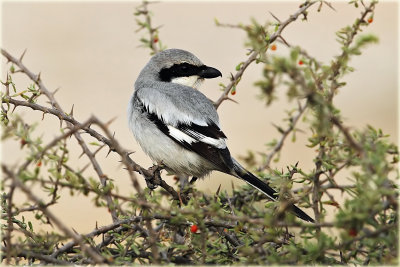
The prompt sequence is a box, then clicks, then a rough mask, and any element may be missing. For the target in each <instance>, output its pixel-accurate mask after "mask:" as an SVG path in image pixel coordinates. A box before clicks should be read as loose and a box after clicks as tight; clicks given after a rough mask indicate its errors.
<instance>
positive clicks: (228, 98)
mask: <svg viewBox="0 0 400 267" xmlns="http://www.w3.org/2000/svg"><path fill="white" fill-rule="evenodd" d="M225 99H226V100H230V101H232V102H234V103H236V104H239V102H237V101H236V100H234V99H232V98H230V97H228V96H227V97H226V98H225Z"/></svg>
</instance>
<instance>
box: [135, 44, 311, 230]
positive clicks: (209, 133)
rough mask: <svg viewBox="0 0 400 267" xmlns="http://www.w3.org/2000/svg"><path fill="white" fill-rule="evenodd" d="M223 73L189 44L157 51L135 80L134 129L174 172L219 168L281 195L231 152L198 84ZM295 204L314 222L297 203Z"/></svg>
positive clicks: (274, 195)
mask: <svg viewBox="0 0 400 267" xmlns="http://www.w3.org/2000/svg"><path fill="white" fill-rule="evenodd" d="M218 76H222V74H221V72H220V71H219V70H217V69H215V68H212V67H209V66H206V65H204V64H203V63H202V62H201V61H200V60H199V59H198V58H197V57H196V56H194V55H193V54H192V53H190V52H187V51H185V50H180V49H168V50H164V51H162V52H159V53H157V54H156V55H154V56H153V57H152V58H151V59H150V61H149V62H148V63H147V64H146V66H144V68H143V70H142V71H141V72H140V74H139V77H138V78H137V80H136V82H135V91H134V93H133V95H132V97H131V99H130V102H129V107H128V120H129V126H130V129H131V130H132V132H133V134H134V136H135V138H136V140H137V142H138V143H139V144H140V146H141V147H142V149H143V150H144V152H145V153H146V154H147V155H149V156H150V157H151V159H152V160H154V161H155V162H157V163H159V164H163V165H164V166H165V169H166V170H168V171H169V172H171V173H174V174H176V175H178V176H193V177H197V178H201V177H204V176H206V175H207V174H209V173H210V172H211V171H213V170H217V171H220V172H223V173H227V174H229V175H232V176H235V177H237V178H240V179H243V180H244V181H246V182H247V183H249V184H250V185H252V186H253V187H255V188H257V189H258V190H260V191H261V192H263V193H264V194H265V195H267V196H268V197H269V198H270V199H271V200H276V199H277V197H278V195H277V193H276V191H275V190H274V189H272V188H271V187H270V186H269V185H268V184H267V183H265V182H264V181H262V180H260V179H259V178H257V177H256V176H255V175H253V174H252V173H250V172H249V171H247V170H246V169H245V168H243V167H242V166H241V165H240V164H239V163H238V162H237V161H236V160H235V159H234V158H233V157H232V156H231V154H230V152H229V150H228V148H227V146H226V136H225V134H224V133H223V132H222V130H221V126H220V123H219V118H218V114H217V111H216V109H215V107H214V105H213V103H212V102H211V101H210V100H209V99H208V98H207V97H206V96H205V95H204V94H202V93H201V92H200V91H199V90H197V89H198V87H199V86H200V85H201V83H202V82H203V81H204V79H210V78H216V77H218ZM291 210H292V211H293V212H294V214H295V215H296V216H297V217H299V218H301V219H303V220H305V221H308V222H314V220H313V219H312V218H311V217H310V216H308V215H307V214H306V213H305V212H303V211H302V210H301V209H299V208H298V207H296V206H295V205H292V207H291Z"/></svg>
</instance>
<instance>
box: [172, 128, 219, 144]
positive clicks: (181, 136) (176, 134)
mask: <svg viewBox="0 0 400 267" xmlns="http://www.w3.org/2000/svg"><path fill="white" fill-rule="evenodd" d="M167 127H168V130H169V134H170V135H171V136H172V137H173V138H175V139H176V140H178V141H180V142H182V141H185V142H186V143H188V144H192V143H193V142H202V143H206V144H209V145H212V146H213V147H216V148H219V149H224V148H226V143H225V139H224V138H218V139H215V138H212V137H208V136H205V135H203V134H201V133H198V132H196V131H194V130H188V132H189V133H190V134H191V135H192V136H195V137H196V138H193V137H192V136H189V135H188V134H186V133H185V132H182V131H181V130H179V129H177V128H175V127H173V126H171V125H168V126H167Z"/></svg>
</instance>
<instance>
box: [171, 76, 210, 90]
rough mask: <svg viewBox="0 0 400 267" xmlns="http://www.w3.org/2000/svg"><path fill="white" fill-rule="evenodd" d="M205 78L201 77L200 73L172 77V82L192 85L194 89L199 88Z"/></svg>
mask: <svg viewBox="0 0 400 267" xmlns="http://www.w3.org/2000/svg"><path fill="white" fill-rule="evenodd" d="M203 80H204V79H203V78H200V77H199V76H198V75H192V76H189V77H178V78H173V79H171V82H172V83H177V84H181V85H185V86H190V87H192V88H194V89H199V87H200V85H201V84H202V82H203Z"/></svg>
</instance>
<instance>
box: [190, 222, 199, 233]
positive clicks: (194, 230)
mask: <svg viewBox="0 0 400 267" xmlns="http://www.w3.org/2000/svg"><path fill="white" fill-rule="evenodd" d="M197 230H199V227H198V226H197V225H195V224H193V225H192V226H190V232H192V233H193V234H194V233H196V232H197Z"/></svg>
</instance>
